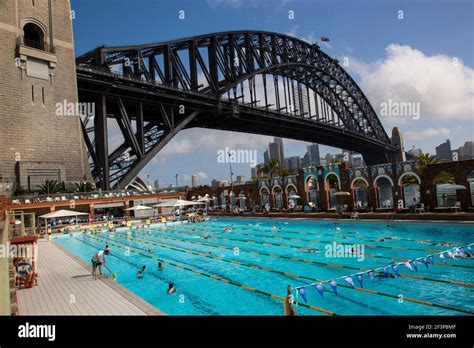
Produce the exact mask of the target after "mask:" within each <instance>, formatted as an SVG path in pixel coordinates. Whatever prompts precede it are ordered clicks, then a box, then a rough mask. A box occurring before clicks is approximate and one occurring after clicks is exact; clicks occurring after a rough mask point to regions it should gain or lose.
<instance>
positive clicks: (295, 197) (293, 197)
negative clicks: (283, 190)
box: [288, 195, 301, 199]
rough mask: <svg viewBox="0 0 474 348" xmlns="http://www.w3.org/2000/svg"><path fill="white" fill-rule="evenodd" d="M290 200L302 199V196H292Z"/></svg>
mask: <svg viewBox="0 0 474 348" xmlns="http://www.w3.org/2000/svg"><path fill="white" fill-rule="evenodd" d="M288 198H291V199H298V198H301V196H298V195H290V196H289V197H288Z"/></svg>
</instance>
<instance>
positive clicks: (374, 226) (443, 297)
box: [54, 218, 474, 315]
mask: <svg viewBox="0 0 474 348" xmlns="http://www.w3.org/2000/svg"><path fill="white" fill-rule="evenodd" d="M229 227H231V229H230V230H226V228H229ZM472 233H473V226H472V225H471V226H469V225H462V224H450V225H447V224H440V223H436V224H421V223H398V222H396V223H394V224H393V226H387V225H386V224H385V223H384V222H378V223H372V222H370V223H369V222H349V221H348V222H345V221H337V222H336V221H329V220H324V221H321V220H318V221H315V220H294V219H291V220H282V219H263V218H255V219H248V218H245V219H244V218H212V219H211V220H210V221H207V222H203V223H192V224H186V223H183V224H181V223H178V224H176V225H168V226H157V227H153V228H150V229H133V230H131V231H127V230H125V229H124V230H122V231H117V232H102V233H98V234H95V235H91V236H85V235H83V234H75V235H74V236H73V237H70V236H68V235H62V236H58V237H56V238H55V239H54V241H55V242H56V243H58V244H60V245H62V246H63V247H64V248H66V249H68V250H70V251H71V252H73V253H74V254H76V255H78V256H79V257H81V258H82V259H83V260H84V261H86V262H87V263H90V259H91V257H92V255H93V254H94V253H95V252H97V251H98V250H100V249H103V248H104V246H105V245H106V244H109V245H110V246H111V248H112V252H111V255H110V256H109V257H108V258H107V265H108V267H109V268H110V270H112V272H114V273H117V275H118V278H117V281H118V282H119V283H120V284H122V285H123V286H125V287H127V288H128V289H129V290H131V291H132V292H134V293H135V294H137V295H138V296H140V297H142V298H143V299H145V300H146V301H148V302H150V303H151V304H153V305H154V306H156V307H157V308H158V309H160V310H161V311H163V312H165V313H167V314H169V315H282V314H283V302H282V300H281V299H278V298H277V297H275V296H273V297H272V295H276V296H282V297H284V296H285V295H286V287H287V285H289V284H291V285H292V286H293V287H297V286H302V285H305V284H311V283H314V282H316V281H319V280H323V281H326V280H331V279H333V278H337V277H341V276H344V275H350V274H355V273H357V272H360V269H361V268H363V269H374V268H378V267H383V266H386V265H389V264H390V263H393V262H401V261H402V260H405V259H413V258H418V257H422V256H427V255H430V254H433V250H438V251H444V250H448V249H450V248H451V246H441V245H438V243H443V242H453V243H455V244H454V245H463V244H468V243H472V242H473V239H474V238H473V234H472ZM204 236H207V237H208V238H203V237H204ZM381 238H383V239H384V240H383V241H381V240H380V239H381ZM390 238H394V239H390ZM421 241H424V242H421ZM333 242H336V243H345V244H351V245H352V244H354V245H357V246H358V247H360V246H362V245H363V246H364V250H363V251H364V257H361V255H352V256H353V257H347V256H348V255H345V256H346V257H333V256H334V255H328V254H327V253H326V252H325V249H324V248H325V247H326V246H327V245H333V244H331V243H333ZM304 248H311V249H314V250H317V251H318V252H317V253H309V252H305V250H304ZM473 249H474V248H473ZM336 256H337V255H336ZM349 256H350V255H349ZM153 258H155V259H153ZM158 260H163V261H166V262H169V264H168V263H167V264H164V269H163V270H162V271H159V270H158V267H157V264H158ZM434 261H435V263H436V264H434V265H429V268H428V269H427V268H426V267H425V265H423V264H422V263H419V264H418V272H411V271H410V270H409V269H407V268H405V267H404V266H400V273H401V274H402V276H401V277H399V278H395V279H394V278H387V277H376V278H375V279H374V280H370V279H369V277H368V276H367V275H364V279H363V281H364V284H363V286H364V289H368V290H373V291H376V292H378V293H377V294H375V293H370V292H366V291H361V290H360V289H359V290H357V289H352V288H350V287H343V286H342V285H347V283H346V282H345V281H344V280H343V279H339V280H337V283H338V284H339V285H338V288H337V291H338V295H335V294H334V293H333V292H332V290H331V288H330V286H329V285H327V284H326V285H323V286H324V296H323V297H321V296H320V295H319V294H318V292H317V291H316V290H315V289H314V288H313V287H308V288H307V303H305V302H304V301H303V300H302V299H301V297H300V298H299V302H300V303H303V304H304V303H305V304H306V305H308V306H312V307H313V308H308V307H303V306H301V305H300V306H299V307H298V314H299V315H328V314H325V313H324V312H322V311H318V310H317V309H323V310H326V311H330V312H332V313H335V314H339V315H469V314H468V313H466V312H463V311H474V287H472V284H473V283H474V272H473V270H474V261H473V260H472V259H456V260H453V259H450V258H449V257H448V258H447V259H446V264H443V260H440V259H439V258H438V257H435V258H434ZM143 265H146V266H147V268H148V269H147V271H146V272H145V275H144V277H143V279H137V271H138V270H139V269H140V268H141V267H142V266H143ZM450 265H454V266H450ZM104 273H105V270H104ZM285 273H286V274H285ZM405 275H406V276H405ZM419 277H421V278H423V279H420V278H419ZM216 278H217V279H216ZM170 282H173V283H174V284H175V286H176V289H177V291H176V293H175V294H172V295H168V294H167V293H166V290H167V288H168V284H169V283H170ZM354 282H355V283H356V284H355V285H356V287H358V286H359V285H358V283H357V280H356V279H355V277H354ZM454 282H457V283H454ZM459 283H461V284H459ZM252 289H255V290H257V291H253V290H252ZM259 291H262V292H263V293H261V292H259ZM382 294H384V295H382ZM409 299H415V300H420V301H425V302H428V303H417V302H413V301H410V300H409ZM430 304H435V306H433V305H430ZM444 307H448V308H444ZM316 308H317V309H316ZM456 309H459V311H458V310H456Z"/></svg>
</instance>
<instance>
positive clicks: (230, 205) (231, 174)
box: [227, 152, 234, 211]
mask: <svg viewBox="0 0 474 348" xmlns="http://www.w3.org/2000/svg"><path fill="white" fill-rule="evenodd" d="M227 155H228V156H229V168H230V192H229V211H232V203H231V201H230V197H231V195H230V194H231V193H232V192H233V181H234V180H233V175H234V173H232V160H231V158H230V152H227Z"/></svg>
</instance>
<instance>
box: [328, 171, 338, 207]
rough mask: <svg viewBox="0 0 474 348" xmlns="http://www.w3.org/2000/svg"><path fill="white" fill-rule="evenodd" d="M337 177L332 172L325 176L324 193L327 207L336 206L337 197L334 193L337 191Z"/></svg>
mask: <svg viewBox="0 0 474 348" xmlns="http://www.w3.org/2000/svg"><path fill="white" fill-rule="evenodd" d="M339 189H340V187H339V177H338V176H337V175H336V174H334V173H331V174H328V175H327V177H326V195H327V197H328V203H329V204H328V209H332V208H336V205H337V197H336V196H335V195H334V194H335V193H336V192H337V191H339Z"/></svg>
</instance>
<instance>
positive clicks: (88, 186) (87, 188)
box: [74, 181, 94, 192]
mask: <svg viewBox="0 0 474 348" xmlns="http://www.w3.org/2000/svg"><path fill="white" fill-rule="evenodd" d="M74 185H75V186H76V191H77V192H92V191H94V185H92V183H91V182H89V181H81V182H79V183H77V182H76V183H75V184H74Z"/></svg>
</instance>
